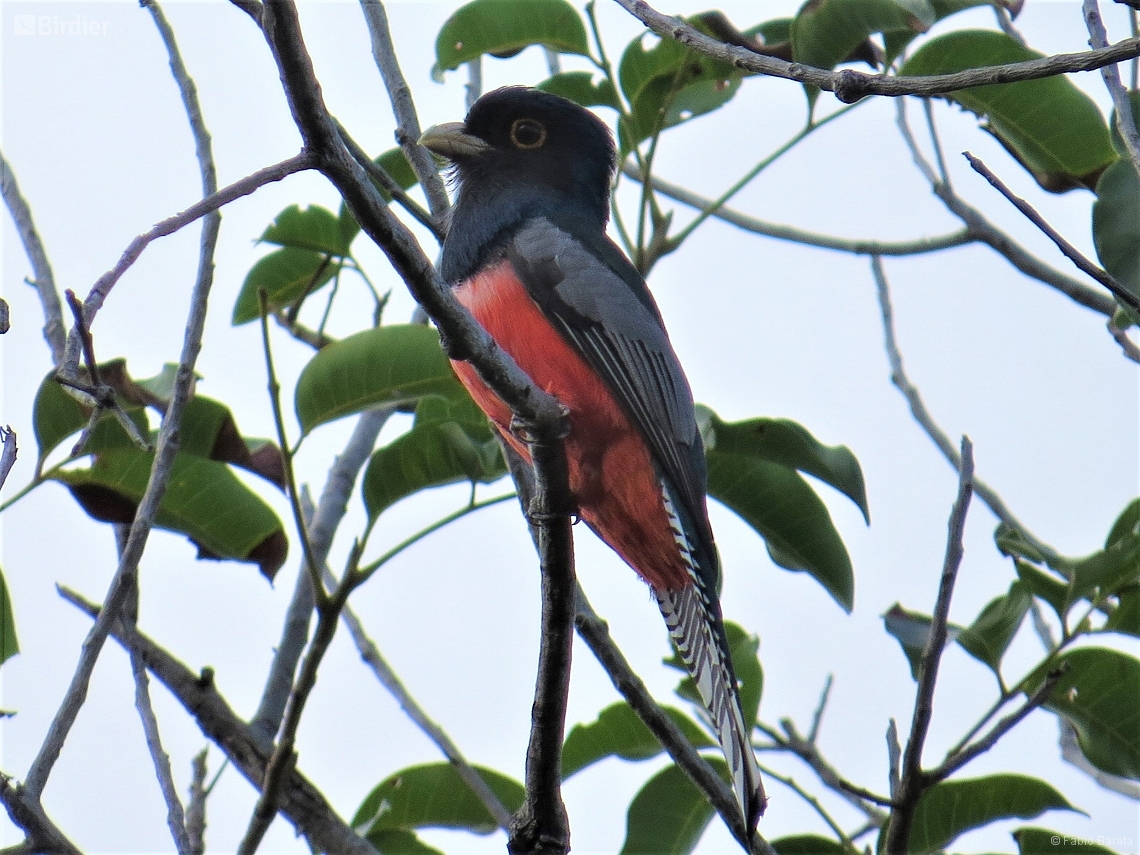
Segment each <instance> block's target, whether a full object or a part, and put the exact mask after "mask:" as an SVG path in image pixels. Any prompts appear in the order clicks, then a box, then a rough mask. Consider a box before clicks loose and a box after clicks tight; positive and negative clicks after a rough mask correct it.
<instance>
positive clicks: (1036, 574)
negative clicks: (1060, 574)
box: [1013, 558, 1069, 622]
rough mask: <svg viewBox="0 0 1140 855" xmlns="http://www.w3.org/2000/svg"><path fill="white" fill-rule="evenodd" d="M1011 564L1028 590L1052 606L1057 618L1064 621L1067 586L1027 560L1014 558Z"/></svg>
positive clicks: (1066, 605) (1066, 611) (1066, 606)
mask: <svg viewBox="0 0 1140 855" xmlns="http://www.w3.org/2000/svg"><path fill="white" fill-rule="evenodd" d="M1013 564H1014V567H1015V568H1017V578H1018V579H1020V580H1021V581H1022V583H1023V584H1024V585H1025V587H1026V588H1027V589H1028V590H1029V592H1030V593H1032V594H1033V595H1034V596H1035V597H1039V598H1040V599H1042V600H1044V601H1045V602H1047V603H1048V604H1049V605H1050V606H1052V607H1053V611H1055V612H1056V613H1057V617H1058V619H1060V620H1061V621H1062V622H1064V620H1065V615H1066V614H1067V613H1068V604H1067V602H1066V598H1067V597H1068V595H1069V586H1068V585H1067V584H1066V583H1065V582H1063V581H1061V580H1060V579H1058V578H1056V577H1055V576H1052V575H1050V574H1048V573H1046V572H1045V571H1044V570H1041V569H1040V568H1038V567H1035V566H1034V565H1032V564H1030V563H1029V562H1028V561H1022V560H1021V559H1020V558H1015V559H1014V560H1013Z"/></svg>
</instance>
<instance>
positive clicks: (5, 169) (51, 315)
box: [0, 152, 65, 365]
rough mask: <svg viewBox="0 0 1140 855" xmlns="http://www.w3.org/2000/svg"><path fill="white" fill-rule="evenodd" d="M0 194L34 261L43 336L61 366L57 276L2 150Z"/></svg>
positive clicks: (60, 311)
mask: <svg viewBox="0 0 1140 855" xmlns="http://www.w3.org/2000/svg"><path fill="white" fill-rule="evenodd" d="M0 195H3V197H4V204H5V205H7V206H8V212H9V213H10V214H11V215H12V221H13V222H14V223H15V224H16V231H17V233H19V235H20V242H21V243H22V244H23V245H24V252H25V253H26V254H27V256H28V261H30V262H31V264H32V276H33V279H32V281H31V284H32V285H33V286H35V289H36V291H37V293H39V295H40V304H41V305H42V306H43V311H44V338H45V339H46V340H47V343H48V346H49V347H50V348H51V358H52V363H53V364H54V365H59V364H60V363H61V362H63V343H64V336H65V333H64V328H63V305H62V303H60V300H59V291H57V290H56V287H55V276H54V275H53V274H52V272H51V264H50V262H48V257H47V251H46V250H45V249H44V245H43V241H41V240H40V234H39V232H37V231H36V224H35V221H34V220H33V219H32V209H31V208H30V207H28V203H27V201H25V199H24V197H23V196H22V195H21V193H20V185H18V184H17V183H16V176H15V174H14V173H13V172H12V167H11V166H9V165H8V161H7V160H5V159H4V154H3V152H0Z"/></svg>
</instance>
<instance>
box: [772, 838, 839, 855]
mask: <svg viewBox="0 0 1140 855" xmlns="http://www.w3.org/2000/svg"><path fill="white" fill-rule="evenodd" d="M771 842H772V848H773V849H775V850H776V852H778V853H779V855H846V853H847V850H846V849H844V848H843V844H841V843H838V842H837V841H835V840H829V839H828V838H826V837H819V836H817V835H814V834H798V835H794V836H792V837H781V838H779V839H778V840H773V841H771Z"/></svg>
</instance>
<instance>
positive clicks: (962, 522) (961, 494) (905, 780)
mask: <svg viewBox="0 0 1140 855" xmlns="http://www.w3.org/2000/svg"><path fill="white" fill-rule="evenodd" d="M961 460H962V462H961V465H960V466H959V467H958V496H957V498H956V499H955V501H954V508H953V510H952V511H951V513H950V523H949V525H948V528H949V532H948V534H947V538H946V559H945V561H944V562H943V565H942V581H941V582H940V583H939V586H938V599H937V601H936V602H935V605H934V613H933V615H932V620H931V623H930V634H929V636H928V637H927V640H926V647H925V648H924V649H923V651H922V665H921V666H920V668H919V678H918V687H917V689H916V690H915V698H914V715H913V717H912V718H911V727H910V737H909V738H908V739H907V743H906V750H905V752H904V753H903V760H902V777H901V778H900V780H899V786H898V792H897V793H895V794H894V810H893V811H891V820H890V825H889V826H888V827H887V844H886V851H887V853H888V855H906V853H907V851H908V845H909V842H910V829H911V823H912V821H913V820H914V812H915V808H916V807H917V806H918V801H919V799H921V798H922V794H923V793H924V792H925V791H926V790H927V789H928V788H929V787H930V786H931V784H933V783H934V782H933V781H932V780H931V778H930V774H929V773H927V772H923V771H922V748H923V745H924V744H925V743H926V734H927V732H928V731H929V729H930V719H931V717H932V716H933V714H934V685H935V683H936V682H937V680H938V665H939V662H940V660H941V658H942V651H943V649H944V648H945V646H946V639H947V624H948V622H949V619H950V599H951V597H952V596H953V594H954V583H955V581H956V580H957V578H958V568H959V567H960V566H961V564H962V552H963V547H962V538H963V534H964V532H965V528H966V511H967V509H968V508H969V506H970V496H971V495H972V494H973V484H972V480H973V477H974V448H973V445H972V444H971V443H970V440H969V439H968V438H966V437H962V453H961Z"/></svg>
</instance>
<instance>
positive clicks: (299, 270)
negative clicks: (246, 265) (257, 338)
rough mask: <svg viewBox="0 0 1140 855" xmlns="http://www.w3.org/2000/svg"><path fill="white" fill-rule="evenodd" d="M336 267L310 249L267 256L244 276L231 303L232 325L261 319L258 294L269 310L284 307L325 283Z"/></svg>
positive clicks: (328, 259)
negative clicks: (232, 307)
mask: <svg viewBox="0 0 1140 855" xmlns="http://www.w3.org/2000/svg"><path fill="white" fill-rule="evenodd" d="M339 266H340V265H339V263H338V262H336V261H334V260H333V259H332V258H330V257H329V256H327V255H324V254H322V253H320V252H316V251H315V250H311V249H298V248H296V247H291V246H289V247H285V248H283V249H278V250H276V251H274V252H271V253H269V255H267V256H265V257H264V258H261V259H259V260H258V261H257V263H256V264H254V265H253V267H252V269H251V270H250V271H249V273H248V274H247V275H246V277H245V282H243V283H242V286H241V292H240V293H239V294H238V298H237V302H236V303H234V314H233V319H232V323H233V325H234V326H235V327H236V326H241V325H242V324H247V323H249V322H250V321H255V320H257V319H258V318H259V317H261V308H260V305H259V303H258V299H257V294H258V292H259V291H261V290H264V291H265V294H266V298H267V299H268V301H269V307H270V308H271V309H275V308H284V307H285V306H289V305H292V304H293V303H295V302H296V301H297V300H299V299H300V298H302V297H305V296H308V295H309V294H311V293H313V292H314V291H316V290H317V289H319V288H321V287H322V286H324V285H325V284H326V283H328V281H329V280H330V279H332V278H333V276H334V275H335V274H336V272H337V270H338V269H339Z"/></svg>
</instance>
